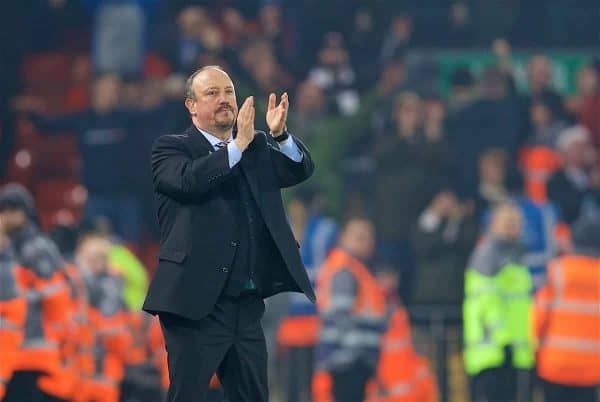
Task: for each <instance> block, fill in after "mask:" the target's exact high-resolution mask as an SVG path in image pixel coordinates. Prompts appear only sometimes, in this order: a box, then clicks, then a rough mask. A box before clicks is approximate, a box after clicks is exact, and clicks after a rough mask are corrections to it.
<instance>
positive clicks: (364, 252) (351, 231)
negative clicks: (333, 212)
mask: <svg viewBox="0 0 600 402" xmlns="http://www.w3.org/2000/svg"><path fill="white" fill-rule="evenodd" d="M341 242H342V246H343V247H344V248H346V249H347V250H348V251H349V252H350V253H352V254H353V255H355V256H357V257H359V258H363V259H368V258H371V257H372V256H373V252H374V251H375V230H374V229H373V225H372V224H371V223H370V222H369V221H366V220H358V219H357V220H354V221H351V222H349V223H348V224H347V225H346V229H345V230H344V233H343V234H342V238H341Z"/></svg>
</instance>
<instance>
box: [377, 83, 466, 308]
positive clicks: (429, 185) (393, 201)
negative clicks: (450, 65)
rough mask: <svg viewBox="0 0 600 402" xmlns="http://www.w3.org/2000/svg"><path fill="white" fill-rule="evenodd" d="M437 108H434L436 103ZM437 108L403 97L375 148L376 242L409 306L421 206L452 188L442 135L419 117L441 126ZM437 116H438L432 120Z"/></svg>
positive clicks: (449, 157)
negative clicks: (398, 277)
mask: <svg viewBox="0 0 600 402" xmlns="http://www.w3.org/2000/svg"><path fill="white" fill-rule="evenodd" d="M434 103H435V102H434ZM438 106H439V105H434V106H433V107H431V106H429V107H428V110H427V113H426V114H425V111H424V108H425V106H424V104H423V101H422V100H421V98H420V97H419V96H417V95H416V94H414V93H411V92H406V93H402V94H400V95H399V96H398V97H397V98H396V103H395V106H394V110H393V115H392V116H393V120H394V127H393V134H391V135H387V136H385V137H384V136H382V138H381V139H379V140H378V141H377V142H376V144H375V149H374V159H375V162H376V174H375V177H374V179H373V185H374V189H373V195H372V197H373V198H372V203H373V215H374V222H375V226H376V228H377V232H378V234H379V235H380V236H381V237H380V252H381V253H382V257H383V258H385V259H387V260H388V262H389V263H391V264H392V265H394V266H395V267H396V268H397V269H398V270H399V271H402V275H403V276H402V280H401V284H402V287H403V289H402V290H401V296H402V298H403V299H404V300H405V301H406V302H407V303H408V302H409V290H410V287H411V285H412V284H411V282H412V279H411V275H412V270H413V268H414V259H413V253H412V247H411V245H410V238H411V234H412V232H413V230H414V228H415V225H416V222H417V219H418V216H419V214H420V212H421V211H422V209H423V208H424V206H425V205H427V203H428V202H429V201H430V200H431V199H432V198H433V196H434V195H435V194H436V193H437V192H438V191H440V190H441V189H442V188H447V187H448V186H449V185H451V184H452V183H453V178H452V174H451V171H452V164H453V162H454V161H453V157H452V153H451V151H450V148H449V145H448V143H447V141H446V139H445V136H444V135H443V129H442V128H441V127H438V128H431V127H430V128H429V130H430V132H429V134H425V132H424V128H423V116H424V115H426V116H427V119H430V120H431V123H428V124H435V123H434V122H436V121H437V122H438V124H441V119H440V117H441V116H443V113H440V112H439V110H438ZM435 114H438V116H437V117H436V116H435Z"/></svg>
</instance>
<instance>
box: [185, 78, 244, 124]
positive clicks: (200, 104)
mask: <svg viewBox="0 0 600 402" xmlns="http://www.w3.org/2000/svg"><path fill="white" fill-rule="evenodd" d="M192 92H193V93H192V94H191V96H192V97H191V98H189V97H188V98H187V99H186V100H185V106H186V107H187V109H188V111H189V112H190V114H191V115H192V121H193V122H194V124H195V125H196V126H197V127H199V128H201V129H203V130H206V131H207V132H209V133H212V134H215V135H219V134H223V133H228V132H229V131H230V130H231V129H232V127H233V124H234V122H235V119H236V117H237V114H238V107H237V101H236V97H235V89H234V87H233V82H232V81H231V79H230V78H229V76H228V75H227V73H225V72H224V71H222V70H220V69H217V68H207V69H205V70H204V71H201V72H199V73H198V74H197V75H196V76H195V77H194V80H193V82H192Z"/></svg>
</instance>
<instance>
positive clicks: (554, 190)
mask: <svg viewBox="0 0 600 402" xmlns="http://www.w3.org/2000/svg"><path fill="white" fill-rule="evenodd" d="M557 145H558V150H559V151H560V153H561V155H562V161H563V166H562V168H561V169H560V170H559V171H558V172H556V173H554V175H552V177H550V180H549V181H548V196H549V198H550V200H551V201H552V202H553V203H555V204H556V206H557V207H558V210H559V213H560V216H561V218H562V220H563V221H565V222H566V223H568V224H571V223H573V222H574V221H575V220H576V219H577V218H579V216H580V213H581V208H582V206H583V202H584V199H585V198H586V196H587V195H588V194H589V192H590V177H589V169H590V168H591V167H592V166H593V165H592V164H593V163H594V159H595V157H596V155H595V152H594V148H592V147H591V146H590V145H591V140H590V134H589V130H588V129H587V128H585V127H583V126H575V127H572V128H570V129H568V130H565V131H564V132H563V133H562V134H561V136H560V138H559V139H558V142H557Z"/></svg>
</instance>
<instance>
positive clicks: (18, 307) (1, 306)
mask: <svg viewBox="0 0 600 402" xmlns="http://www.w3.org/2000/svg"><path fill="white" fill-rule="evenodd" d="M24 271H25V269H24V268H22V267H20V266H18V265H17V264H16V262H15V258H14V255H13V253H12V250H11V249H10V247H9V245H8V240H5V239H3V234H2V233H0V356H2V359H1V361H2V363H1V364H0V401H2V400H3V398H4V395H5V393H6V384H8V382H9V381H10V379H11V377H12V373H13V370H14V368H15V365H16V363H17V358H18V350H19V347H20V346H21V342H22V341H23V332H24V328H23V325H24V324H25V314H26V312H27V302H26V301H25V297H24V293H25V292H24V291H25V286H24V282H25V279H24V277H23V275H24V273H25V272H24Z"/></svg>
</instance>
